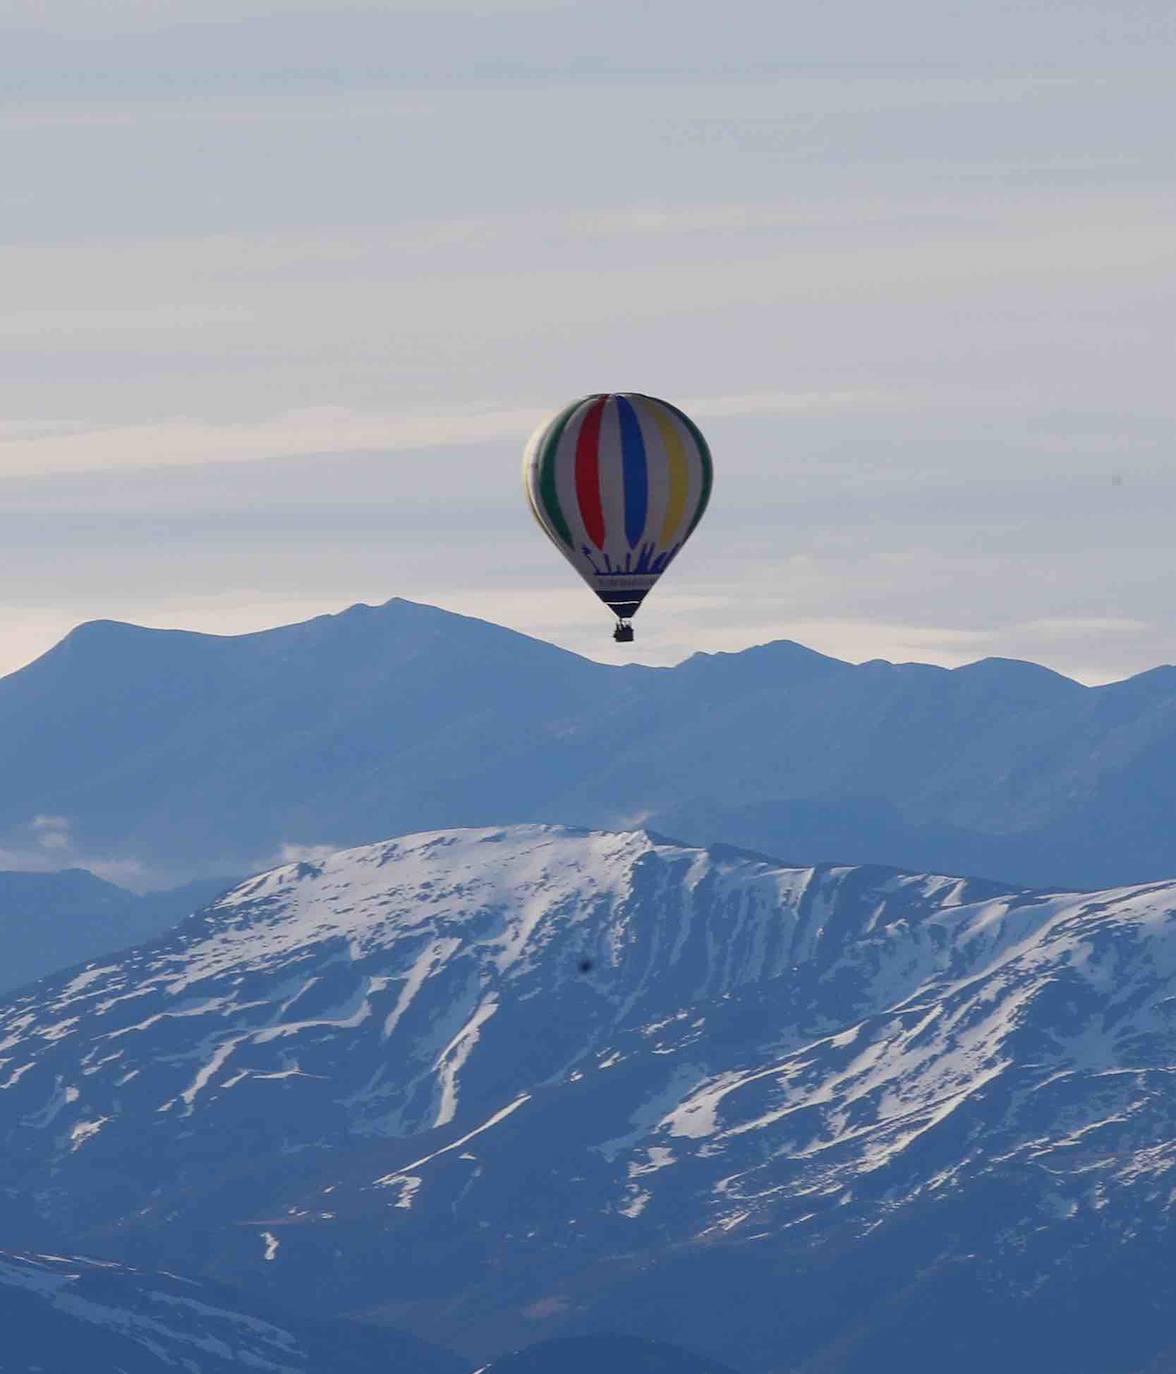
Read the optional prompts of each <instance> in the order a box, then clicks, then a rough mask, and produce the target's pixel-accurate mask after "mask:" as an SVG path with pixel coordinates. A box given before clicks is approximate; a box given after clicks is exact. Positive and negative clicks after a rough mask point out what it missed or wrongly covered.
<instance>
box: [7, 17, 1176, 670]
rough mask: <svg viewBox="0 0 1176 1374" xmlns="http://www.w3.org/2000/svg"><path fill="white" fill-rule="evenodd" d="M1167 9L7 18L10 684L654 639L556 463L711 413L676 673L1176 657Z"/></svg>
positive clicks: (668, 639) (1175, 245) (1174, 269)
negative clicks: (621, 430)
mask: <svg viewBox="0 0 1176 1374" xmlns="http://www.w3.org/2000/svg"><path fill="white" fill-rule="evenodd" d="M1174 38H1176V17H1174V12H1173V11H1172V9H1171V7H1170V6H1169V5H1167V4H1161V3H1158V0H1157V2H1155V3H1131V4H1129V3H1097V4H1095V3H1089V4H1086V3H1073V2H1072V0H1071V2H1070V3H1051V4H1045V3H1038V4H1032V3H1023V2H1022V3H1017V4H1011V3H984V4H979V3H972V4H968V5H951V4H945V3H942V0H939V2H938V3H929V2H927V3H924V2H923V0H897V3H895V4H892V5H890V6H885V7H883V6H878V5H876V4H872V3H866V0H853V3H841V4H825V5H822V6H820V7H816V6H809V5H804V6H801V5H780V4H768V3H758V4H749V3H746V2H740V0H736V2H735V3H728V4H726V5H724V6H722V7H714V6H703V5H698V4H693V3H682V0H678V3H674V4H670V3H650V4H645V5H639V4H636V5H635V4H632V3H629V4H621V3H614V0H604V3H594V4H592V5H587V4H578V5H573V4H550V3H540V2H539V0H535V3H524V0H518V3H514V4H505V5H504V4H489V3H474V0H464V3H463V0H452V3H447V4H442V5H432V6H429V7H427V8H425V7H420V6H414V5H412V4H406V3H382V4H377V3H374V2H373V3H353V4H336V5H330V4H327V3H325V0H323V2H320V3H314V2H313V0H304V3H298V4H294V3H273V4H265V3H260V2H259V0H233V2H232V3H230V2H229V0H203V2H202V3H197V0H171V2H170V3H168V2H167V0H157V2H156V3H153V4H148V3H145V2H144V3H133V2H131V3H128V2H126V0H119V3H114V2H113V0H112V2H111V3H107V4H101V3H95V0H88V3H86V4H81V3H74V2H73V0H53V3H43V4H42V3H32V0H0V172H2V175H0V224H2V226H3V228H2V234H3V253H2V255H0V300H2V301H3V306H2V307H0V572H2V573H3V583H2V589H0V670H2V669H7V668H11V667H14V666H16V665H17V664H19V663H20V662H22V661H25V660H27V659H28V658H29V657H31V656H32V655H33V654H35V653H37V652H39V651H40V650H41V649H43V648H45V647H47V646H48V645H49V644H50V643H51V642H52V641H53V640H55V639H56V638H57V637H59V636H60V634H62V633H64V632H65V631H66V630H67V629H68V628H69V627H70V626H71V625H72V624H74V623H76V622H77V621H78V620H82V619H87V618H92V617H95V616H112V617H118V618H126V619H135V620H140V621H143V622H146V623H151V624H176V625H185V626H190V627H194V628H203V629H221V630H228V631H232V630H241V629H250V628H255V627H259V626H262V625H266V624H273V623H277V622H279V621H283V620H289V619H296V618H301V617H302V616H304V615H309V614H314V613H317V612H320V611H323V610H331V609H337V608H339V607H341V606H343V605H345V604H347V603H349V602H352V601H357V600H365V601H369V602H374V601H382V600H384V599H386V598H387V597H389V596H392V595H403V596H410V597H413V598H416V599H419V600H425V601H432V602H436V603H438V604H441V605H445V606H450V607H453V608H454V609H458V610H464V611H470V612H473V613H476V614H483V615H486V616H488V617H490V618H492V619H498V620H502V621H504V622H505V623H508V624H511V625H514V626H516V627H517V628H519V629H522V630H525V631H528V632H530V633H535V634H539V635H542V636H544V637H546V638H551V639H553V640H555V641H556V642H559V643H562V644H566V645H568V646H569V647H571V648H575V649H578V650H580V651H584V652H589V653H593V654H596V655H597V656H600V657H605V658H608V657H611V656H612V655H613V654H614V653H617V652H619V651H617V650H615V649H614V648H613V646H612V644H611V641H610V640H609V639H608V623H607V616H606V615H605V613H604V612H603V610H602V609H601V608H599V607H598V606H597V605H596V603H594V601H593V599H592V598H591V596H590V595H589V594H588V593H587V591H586V590H584V589H583V588H582V587H580V586H579V584H578V583H576V582H575V580H574V578H573V577H572V575H571V573H570V572H569V570H568V569H567V567H566V565H565V564H564V563H563V561H562V560H561V559H560V558H559V557H558V556H557V555H556V554H555V553H554V551H553V550H551V549H550V548H548V547H547V546H546V545H545V544H544V542H543V541H542V539H541V537H540V536H539V535H538V534H537V532H536V531H534V530H533V529H532V528H531V526H530V523H529V520H530V517H529V515H528V514H527V512H526V509H525V506H524V504H523V501H522V498H521V494H520V489H519V480H518V462H519V450H520V449H521V446H522V443H523V441H524V440H525V438H526V435H527V432H528V430H529V428H530V426H531V425H532V423H533V422H534V420H535V419H536V418H538V417H539V416H540V415H541V414H542V413H543V412H544V411H546V410H548V409H551V408H554V407H555V406H556V405H558V404H560V403H561V402H563V401H564V400H566V399H568V398H570V397H572V396H575V395H577V394H580V393H583V392H585V391H589V390H596V389H605V388H627V389H635V390H643V391H649V392H654V393H660V394H664V395H666V396H668V397H670V398H671V399H674V400H675V401H678V402H679V403H682V404H685V405H687V406H688V407H690V408H691V409H692V410H693V411H694V412H695V414H696V415H697V417H698V419H699V421H700V423H701V424H702V425H703V427H704V428H705V429H706V431H707V433H708V435H709V437H710V438H711V440H712V447H713V448H714V451H715V457H716V467H717V485H716V493H715V503H714V507H713V509H712V512H711V514H710V515H709V516H708V519H707V521H706V522H705V523H704V525H703V526H702V527H701V528H700V530H699V532H698V534H697V536H696V539H695V541H694V543H693V544H692V546H691V549H690V551H689V552H688V554H687V555H684V556H683V558H682V560H681V561H680V562H679V564H678V565H677V566H676V567H675V569H674V570H673V572H672V574H671V575H670V576H669V577H668V578H667V579H666V583H665V585H664V587H662V588H659V590H658V592H657V593H656V594H655V596H654V597H652V598H651V599H650V601H649V603H648V604H647V607H646V608H645V609H644V610H643V612H642V615H641V617H640V618H639V620H638V641H637V643H636V645H634V646H633V647H634V649H635V650H636V651H637V652H636V657H638V658H641V659H643V660H644V661H649V662H667V661H673V660H675V659H677V658H679V657H682V656H684V655H685V654H687V653H689V652H691V651H692V650H694V649H696V648H703V649H715V648H738V647H741V646H743V645H745V644H749V643H754V642H757V641H761V640H764V639H768V638H775V637H781V636H791V637H795V638H800V639H803V640H804V641H806V642H808V643H810V644H813V645H814V646H815V647H818V648H821V649H824V650H826V651H829V652H834V653H838V654H840V655H843V656H845V657H850V658H868V657H873V656H883V657H889V658H912V657H915V658H925V659H929V660H933V661H939V662H944V663H956V662H961V661H965V660H967V659H970V658H975V657H979V656H982V655H984V654H989V653H1003V654H1010V655H1017V656H1023V657H1030V658H1036V659H1038V660H1041V661H1044V662H1047V663H1050V664H1052V665H1054V666H1057V667H1059V668H1061V669H1063V670H1064V671H1068V672H1071V673H1075V674H1077V675H1080V676H1083V677H1085V678H1087V679H1089V680H1101V679H1105V678H1108V677H1114V676H1121V675H1123V674H1124V673H1127V672H1130V671H1134V670H1136V669H1139V668H1143V667H1146V666H1150V665H1151V664H1153V663H1156V662H1159V661H1164V660H1173V659H1176V617H1174V616H1173V614H1172V611H1171V605H1172V601H1173V592H1174V590H1176V556H1174V555H1173V553H1172V533H1171V531H1172V526H1173V515H1174V510H1173V507H1174V505H1176V461H1174V455H1173V448H1172V421H1173V412H1174V410H1176V401H1174V399H1173V386H1172V380H1171V379H1172V375H1173V363H1174V361H1176V359H1174V356H1173V354H1174V349H1173V342H1172V341H1173V314H1174V307H1173V300H1174V296H1176V233H1174V229H1176V192H1174V190H1173V187H1174V186H1176V180H1174V175H1173V174H1174V172H1176V151H1174V148H1173V141H1172V138H1171V129H1172V128H1173V127H1174V126H1176V94H1174V92H1176V81H1174V80H1173V76H1174V72H1173V65H1174V64H1173V51H1174V49H1173V40H1174Z"/></svg>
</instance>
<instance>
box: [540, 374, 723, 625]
mask: <svg viewBox="0 0 1176 1374" xmlns="http://www.w3.org/2000/svg"><path fill="white" fill-rule="evenodd" d="M712 480H713V473H712V467H711V456H710V450H709V449H708V448H707V446H706V440H705V439H704V438H703V437H702V435H701V434H700V433H699V431H698V427H697V426H696V425H695V423H694V421H693V420H691V419H690V418H689V417H688V416H687V415H684V414H683V413H682V411H680V410H679V409H678V408H677V406H672V405H670V403H669V402H668V401H659V400H656V399H655V398H654V397H652V396H641V395H639V394H637V393H635V392H628V391H626V392H618V393H610V394H603V395H602V394H597V395H593V396H585V397H584V398H583V399H582V400H579V401H573V402H572V404H571V405H569V406H565V407H564V409H563V410H561V411H560V412H559V413H558V414H557V415H555V416H554V417H553V418H552V419H551V420H549V421H548V422H547V423H546V424H544V425H542V426H541V427H540V428H539V429H538V430H537V431H536V433H535V435H534V436H533V437H532V439H531V442H530V443H529V444H528V445H527V451H526V454H525V456H524V458H523V483H524V486H525V487H526V491H527V499H528V500H529V501H530V503H531V509H532V510H533V511H534V513H535V519H536V520H538V522H539V524H540V525H541V526H542V527H543V529H544V531H545V532H546V534H547V536H548V538H549V539H550V540H551V542H552V543H553V544H554V545H555V546H556V548H557V549H559V551H560V553H562V554H563V555H564V557H565V558H566V559H567V560H568V562H569V563H571V565H572V567H573V568H575V569H576V571H577V572H578V573H579V574H580V576H581V577H582V578H583V579H584V581H585V582H587V583H588V585H589V586H590V587H591V588H592V590H593V591H594V592H595V593H596V595H597V596H598V597H600V599H601V601H603V602H604V603H605V605H606V606H608V607H609V609H610V610H612V611H613V612H614V613H615V614H616V616H617V618H618V620H620V621H628V620H629V618H630V617H631V616H633V615H634V614H635V612H636V611H637V608H638V607H639V606H640V605H641V603H642V601H644V599H645V597H646V596H647V595H648V593H649V591H650V589H651V588H652V587H653V585H654V583H655V582H656V581H657V579H658V578H659V577H660V576H661V575H662V573H663V572H665V570H666V569H667V568H668V567H669V566H670V564H671V563H672V562H673V560H674V558H675V557H676V556H677V553H678V550H679V549H681V547H682V545H683V544H685V542H686V540H687V539H689V538H690V536H691V534H692V533H693V532H694V528H695V526H696V525H697V524H698V522H699V521H700V520H701V519H702V516H703V512H704V511H705V510H706V505H707V502H708V501H709V500H710V493H711V483H712ZM631 637H632V634H631V631H626V632H625V633H623V634H622V633H621V631H618V638H631Z"/></svg>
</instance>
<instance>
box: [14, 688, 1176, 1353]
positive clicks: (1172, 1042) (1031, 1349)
mask: <svg viewBox="0 0 1176 1374" xmlns="http://www.w3.org/2000/svg"><path fill="white" fill-rule="evenodd" d="M606 671H607V670H606ZM1173 1008H1176V884H1173V883H1162V882H1161V883H1151V884H1143V885H1136V886H1132V887H1127V888H1121V889H1116V890H1111V891H1104V892H1096V893H1087V894H1076V893H1067V892H1044V893H1043V892H1035V891H1029V890H1025V889H1020V888H1015V887H1011V886H1008V885H1005V884H1000V883H996V882H992V881H987V880H971V879H961V878H958V877H945V876H937V875H929V874H916V873H907V872H902V871H900V870H896V869H891V868H882V867H872V866H852V865H811V866H804V867H797V866H793V865H790V864H787V863H782V862H780V861H778V860H775V859H771V858H767V857H764V856H762V855H756V854H751V853H747V852H744V851H740V850H736V849H731V848H728V847H723V846H714V847H710V848H700V847H693V846H687V845H683V844H681V843H679V842H676V841H671V840H666V839H663V838H659V837H658V836H656V835H654V834H650V833H648V832H646V831H629V832H599V831H589V830H578V829H573V828H568V827H562V826H552V825H532V824H524V825H518V826H512V827H493V828H478V829H459V830H447V831H440V832H432V833H425V834H418V835H413V836H408V837H406V838H402V839H398V840H393V841H385V842H381V843H378V844H375V845H371V846H365V847H360V848H357V849H354V850H351V851H345V852H341V853H337V854H334V855H331V856H328V857H323V858H320V859H318V860H315V861H313V862H312V861H308V860H301V861H298V862H295V863H291V864H287V865H284V866H281V867H279V868H277V869H275V870H272V871H270V872H268V873H265V874H263V875H261V876H259V877H257V878H253V879H250V880H248V881H247V882H245V883H243V884H241V885H239V886H237V887H236V888H235V889H233V890H232V891H231V892H229V893H227V894H225V895H224V896H222V897H221V898H220V899H218V900H217V901H216V902H215V903H213V904H212V905H211V906H209V907H208V908H207V909H206V910H204V911H202V912H200V913H197V914H196V915H193V916H191V917H189V918H188V919H187V920H186V921H184V922H183V923H182V924H181V925H180V926H179V927H178V928H176V930H174V931H173V932H171V933H169V934H167V935H165V936H163V937H162V938H161V939H159V940H156V941H155V942H153V943H150V944H148V945H144V946H142V947H140V948H138V949H136V950H134V951H131V952H130V953H127V954H124V955H120V956H117V957H115V958H113V959H109V960H103V961H99V962H96V963H92V964H91V965H88V966H86V967H84V968H81V969H78V970H72V971H70V972H69V973H68V974H64V975H60V976H58V977H56V978H53V979H49V980H46V981H44V982H42V983H41V984H40V985H38V987H37V988H35V989H33V990H31V991H25V992H22V993H19V994H17V995H16V996H13V997H10V998H9V999H8V1000H7V1001H6V1002H5V1003H3V1004H2V1005H0V1235H3V1236H4V1237H5V1243H6V1244H7V1245H10V1246H12V1247H16V1248H18V1249H20V1250H22V1251H27V1252H35V1253H39V1254H45V1253H47V1252H48V1253H52V1254H62V1253H65V1254H71V1253H73V1254H76V1253H78V1252H81V1253H86V1254H99V1255H102V1256H104V1257H106V1258H108V1259H109V1260H111V1261H115V1262H117V1263H119V1264H120V1265H122V1266H124V1267H129V1268H133V1269H134V1270H136V1271H137V1272H150V1273H159V1272H160V1271H173V1270H174V1271H176V1272H180V1273H186V1274H194V1275H195V1277H196V1278H197V1279H198V1280H199V1281H200V1282H212V1283H215V1284H216V1285H219V1286H221V1288H218V1291H222V1288H223V1291H227V1292H233V1293H236V1294H239V1295H240V1297H239V1299H238V1300H237V1301H238V1306H239V1310H241V1311H246V1312H252V1311H260V1310H265V1311H271V1312H272V1311H276V1310H278V1308H279V1307H281V1308H282V1310H285V1311H300V1312H303V1313H311V1312H313V1313H314V1314H315V1317H316V1319H317V1320H322V1321H324V1322H333V1323H340V1322H342V1323H346V1324H348V1325H347V1329H350V1325H351V1324H355V1323H357V1322H360V1321H362V1323H363V1326H364V1330H365V1331H366V1330H368V1329H369V1328H371V1327H372V1326H376V1327H379V1326H385V1327H387V1328H388V1329H389V1330H390V1331H392V1332H394V1333H395V1332H399V1331H407V1332H409V1333H411V1335H412V1336H413V1337H415V1338H417V1339H419V1340H422V1341H425V1342H428V1343H432V1344H433V1345H440V1346H444V1347H447V1348H449V1349H451V1350H453V1351H455V1352H456V1353H457V1354H458V1355H459V1356H461V1357H462V1358H463V1359H465V1360H466V1361H467V1362H468V1364H469V1365H470V1367H471V1368H475V1367H478V1366H480V1365H485V1364H487V1363H489V1365H490V1368H491V1369H495V1368H496V1366H495V1364H494V1362H495V1361H496V1360H497V1361H499V1365H498V1367H500V1368H503V1369H510V1368H511V1367H512V1366H511V1364H510V1363H509V1361H507V1356H508V1355H509V1352H511V1351H513V1350H518V1349H519V1348H520V1347H526V1346H535V1345H537V1344H538V1345H540V1346H541V1345H542V1343H543V1342H559V1341H563V1340H568V1341H577V1340H579V1341H581V1342H583V1341H584V1340H586V1339H587V1338H589V1337H592V1338H593V1339H597V1338H599V1337H600V1336H601V1334H602V1333H606V1332H607V1333H611V1334H612V1337H613V1338H615V1339H616V1340H620V1341H624V1340H629V1341H632V1342H639V1343H644V1345H645V1346H646V1347H647V1351H648V1348H649V1347H651V1346H652V1347H654V1348H656V1346H657V1345H658V1344H659V1343H670V1344H673V1345H677V1346H679V1347H681V1348H683V1349H685V1350H686V1351H688V1352H690V1356H691V1358H694V1359H696V1360H698V1361H699V1362H701V1364H702V1366H703V1367H704V1368H705V1367H706V1364H707V1362H708V1361H709V1362H710V1364H712V1365H719V1366H723V1367H725V1368H728V1369H732V1370H735V1371H740V1374H866V1371H872V1372H873V1374H876V1371H877V1370H879V1369H886V1370H889V1369H899V1368H901V1369H903V1370H904V1371H905V1374H931V1372H932V1371H935V1374H938V1372H939V1371H940V1370H942V1369H943V1368H944V1367H949V1368H952V1369H954V1370H957V1371H960V1374H991V1371H992V1369H994V1368H997V1367H1001V1366H1004V1367H1009V1368H1012V1369H1022V1368H1048V1369H1058V1370H1063V1369H1064V1370H1066V1371H1067V1374H1143V1371H1145V1370H1149V1369H1150V1370H1159V1369H1161V1368H1163V1367H1164V1365H1163V1361H1164V1360H1165V1359H1167V1358H1168V1356H1167V1353H1166V1352H1168V1351H1169V1350H1170V1348H1171V1347H1172V1344H1173V1341H1172V1329H1171V1319H1170V1313H1171V1310H1172V1307H1173V1303H1174V1302H1176V1265H1174V1264H1173V1259H1174V1258H1176V1256H1174V1254H1173V1249H1174V1247H1173V1243H1172V1228H1171V1212H1172V1206H1173V1199H1174V1198H1176V1146H1174V1145H1173V1143H1172V1142H1173V1140H1174V1139H1176V1098H1174V1097H1173V1094H1172V1089H1171V1084H1172V1081H1173V1074H1174V1073H1176V1020H1174V1011H1173ZM66 1246H68V1247H70V1248H68V1249H65V1248H64V1247H66ZM279 1325H281V1323H279ZM283 1329H286V1328H285V1327H283ZM581 1348H583V1347H582V1346H581ZM555 1349H556V1352H557V1354H558V1351H559V1349H560V1347H559V1346H558V1345H557V1346H556V1347H555ZM563 1349H564V1350H565V1353H566V1352H570V1351H571V1350H572V1349H574V1347H563ZM515 1358H522V1357H521V1356H520V1357H515ZM503 1361H507V1362H505V1363H503ZM515 1367H518V1368H520V1369H526V1368H528V1366H527V1365H526V1364H525V1363H524V1364H522V1365H516V1366H515ZM373 1374H375V1371H374V1369H373Z"/></svg>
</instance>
